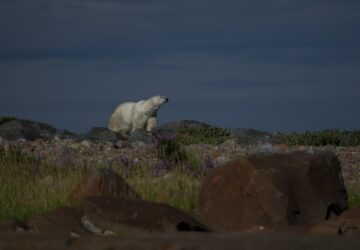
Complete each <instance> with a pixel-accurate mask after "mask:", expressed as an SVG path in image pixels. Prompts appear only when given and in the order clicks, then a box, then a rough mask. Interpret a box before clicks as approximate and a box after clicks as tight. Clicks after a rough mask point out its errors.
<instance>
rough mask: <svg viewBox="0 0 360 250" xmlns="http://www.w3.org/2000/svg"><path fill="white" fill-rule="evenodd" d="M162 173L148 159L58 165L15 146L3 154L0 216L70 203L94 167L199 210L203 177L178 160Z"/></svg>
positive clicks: (145, 193) (152, 195) (156, 197)
mask: <svg viewBox="0 0 360 250" xmlns="http://www.w3.org/2000/svg"><path fill="white" fill-rule="evenodd" d="M171 164H172V165H171V166H170V168H171V169H167V170H166V172H165V173H164V174H162V175H154V169H152V168H150V167H149V166H147V164H146V162H143V163H139V164H137V165H134V166H130V167H129V166H128V165H126V164H124V162H122V163H119V164H118V165H111V166H109V165H97V166H87V167H84V166H76V165H70V166H69V165H68V166H65V165H58V164H53V163H49V162H46V161H41V160H36V159H34V158H32V157H24V156H22V155H21V154H20V153H19V150H17V149H16V148H14V149H13V150H11V151H10V152H8V153H6V154H5V153H4V152H2V153H0V184H1V185H0V219H1V218H17V219H21V220H23V219H26V218H28V217H29V216H31V215H33V214H40V213H44V212H47V211H51V210H53V209H55V208H56V207H59V206H62V205H70V204H71V203H70V201H69V199H68V196H69V194H70V192H71V191H72V190H73V189H74V187H75V186H76V185H77V184H78V183H79V182H80V180H81V178H82V177H83V176H84V175H85V174H87V173H88V172H89V171H90V170H91V169H92V168H97V167H105V168H111V169H112V170H114V171H115V172H117V173H118V174H120V175H121V176H122V177H123V178H124V179H125V180H126V181H127V182H128V183H129V185H130V186H131V187H132V188H133V189H135V191H136V192H138V193H139V194H140V195H141V197H142V198H143V199H146V200H151V201H157V202H164V203H168V204H170V205H172V206H174V207H177V208H181V209H185V210H187V211H190V212H196V211H197V208H198V203H197V194H198V191H199V186H200V177H198V176H194V175H193V174H192V173H191V172H188V171H186V169H185V168H184V167H183V166H182V165H181V164H180V163H178V164H177V165H176V164H173V163H171Z"/></svg>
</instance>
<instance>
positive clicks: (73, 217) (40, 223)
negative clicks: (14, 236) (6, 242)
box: [27, 207, 91, 237]
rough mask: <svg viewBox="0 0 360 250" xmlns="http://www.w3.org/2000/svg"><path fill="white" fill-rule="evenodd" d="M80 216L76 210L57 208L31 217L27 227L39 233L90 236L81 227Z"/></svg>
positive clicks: (78, 210)
mask: <svg viewBox="0 0 360 250" xmlns="http://www.w3.org/2000/svg"><path fill="white" fill-rule="evenodd" d="M82 216H83V213H82V211H81V210H80V209H78V208H72V207H59V208H57V209H55V210H54V211H52V212H49V213H46V214H43V215H35V216H32V217H31V218H30V219H29V220H28V223H27V225H28V227H29V228H30V230H32V231H36V232H41V233H45V232H46V233H50V232H53V233H69V235H72V236H75V237H76V236H83V235H87V234H91V233H90V232H89V231H88V230H86V229H85V227H83V226H82V224H81V218H82Z"/></svg>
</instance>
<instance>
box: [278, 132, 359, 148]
mask: <svg viewBox="0 0 360 250" xmlns="http://www.w3.org/2000/svg"><path fill="white" fill-rule="evenodd" d="M276 138H278V139H279V140H280V141H281V142H283V143H285V144H288V145H309V146H310V145H311V146H324V145H335V146H358V145H360V130H354V131H341V130H336V129H331V130H330V129H329V130H323V131H320V132H309V131H306V132H304V133H293V134H280V135H277V136H276Z"/></svg>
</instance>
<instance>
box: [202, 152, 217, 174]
mask: <svg viewBox="0 0 360 250" xmlns="http://www.w3.org/2000/svg"><path fill="white" fill-rule="evenodd" d="M212 169H214V163H213V161H212V159H211V157H210V155H208V154H207V155H206V156H205V157H204V164H203V165H202V171H203V173H207V172H209V171H210V170H212Z"/></svg>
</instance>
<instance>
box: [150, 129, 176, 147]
mask: <svg viewBox="0 0 360 250" xmlns="http://www.w3.org/2000/svg"><path fill="white" fill-rule="evenodd" d="M154 138H155V142H156V144H160V143H162V142H164V141H165V142H166V141H173V140H175V139H176V134H174V133H170V132H165V131H163V132H161V131H155V132H154Z"/></svg>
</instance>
